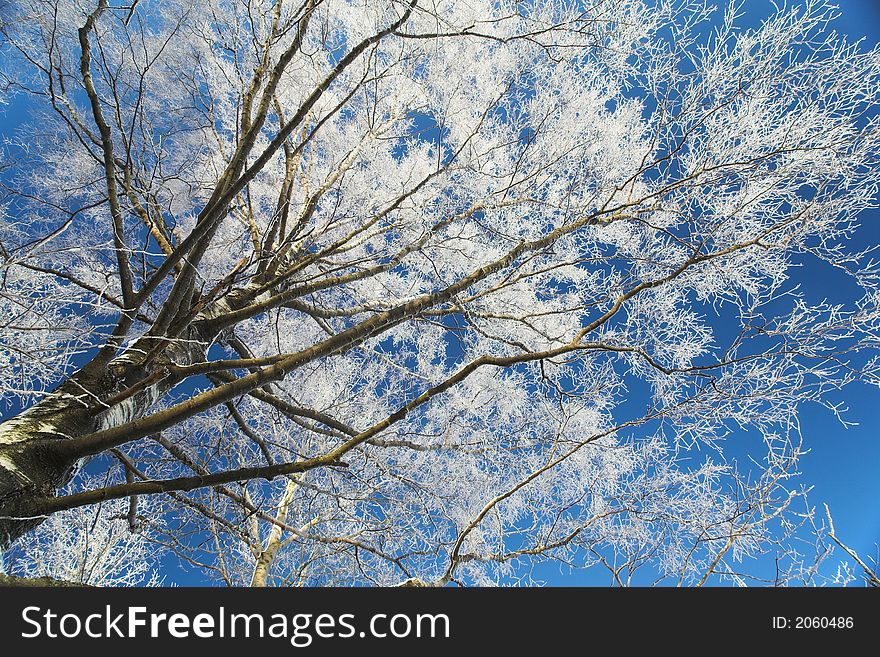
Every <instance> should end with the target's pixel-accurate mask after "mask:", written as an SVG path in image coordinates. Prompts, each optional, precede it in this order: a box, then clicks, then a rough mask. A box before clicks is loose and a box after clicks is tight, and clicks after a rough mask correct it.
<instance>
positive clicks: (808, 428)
mask: <svg viewBox="0 0 880 657" xmlns="http://www.w3.org/2000/svg"><path fill="white" fill-rule="evenodd" d="M840 5H841V11H842V14H843V15H842V17H841V19H840V20H839V21H838V28H839V31H841V32H843V33H845V34H848V35H849V36H851V37H856V38H860V37H865V39H866V44H865V47H871V46H873V45H874V44H877V43H880V0H841V1H840ZM744 10H745V12H746V16H745V18H744V21H743V22H744V23H745V24H754V23H755V22H757V21H758V20H760V18H761V17H763V16H766V15H767V14H768V13H770V12H772V11H773V5H772V3H771V2H770V1H769V0H747V1H746V2H745V3H744ZM27 110H28V108H27V106H26V105H23V104H22V103H21V102H16V103H13V104H12V105H11V106H7V107H5V108H3V107H2V106H0V126H2V127H0V133H7V134H8V133H9V132H10V131H11V130H12V129H14V128H15V127H16V126H17V125H18V124H20V123H21V122H22V121H25V120H26V118H27V114H28V111H27ZM856 241H857V242H858V245H857V246H864V245H876V244H880V211H877V210H875V211H872V212H868V213H866V214H865V215H863V217H862V221H861V228H860V230H859V232H858V234H857V236H856ZM800 281H801V283H802V286H803V288H802V289H805V290H808V291H809V298H811V299H813V300H817V301H819V300H822V299H824V298H828V299H829V300H831V299H840V296H841V294H844V295H846V294H848V290H847V289H846V288H845V287H844V286H842V285H841V280H840V277H839V276H838V275H837V274H836V273H835V272H834V271H833V270H831V269H830V268H826V269H822V268H811V269H809V270H806V269H805V270H804V272H803V274H802V276H801V278H800ZM837 401H844V402H845V405H846V406H848V407H849V409H850V410H849V413H848V415H847V419H848V420H849V421H851V422H856V423H858V425H857V426H855V427H850V428H844V427H843V426H842V425H841V424H840V423H839V422H838V420H837V419H836V418H835V417H834V416H833V415H832V414H831V413H830V412H829V411H827V410H826V409H823V408H819V407H809V406H808V407H805V408H804V410H803V414H802V416H801V426H802V430H803V434H804V438H805V443H806V445H807V446H808V447H809V449H810V450H811V451H810V453H809V454H808V455H807V456H806V457H805V458H804V459H803V461H802V463H801V470H802V472H803V481H804V482H805V483H810V484H812V485H814V489H813V491H812V493H811V500H812V503H813V504H814V505H816V506H817V507H819V508H821V506H822V504H823V503H827V504H828V505H829V506H830V508H831V510H832V513H833V515H834V518H835V525H836V528H837V533H838V535H839V536H840V537H841V538H842V539H843V540H844V541H845V542H847V543H848V544H849V545H850V546H851V547H852V548H854V549H855V550H856V551H858V552H859V553H860V554H861V555H862V556H863V557H865V558H870V557H873V556H875V555H876V554H877V546H878V544H880V504H878V500H880V439H878V435H880V412H878V409H880V390H878V389H876V388H868V387H867V386H853V387H850V388H848V389H847V390H846V391H845V393H844V394H843V395H841V396H840V398H839V399H838V400H837ZM4 410H5V411H7V412H4ZM10 410H13V411H14V409H0V416H2V415H7V414H8V411H10ZM734 438H737V437H734ZM739 438H740V439H742V440H746V441H750V440H751V439H752V438H751V437H748V436H740V437H739ZM539 573H540V576H541V577H542V578H543V579H544V580H545V581H546V582H547V583H548V584H554V585H571V584H607V583H608V578H607V575H606V574H604V573H601V572H598V571H596V572H593V573H587V574H584V573H570V572H566V571H564V570H560V568H558V567H556V566H553V565H550V566H546V567H542V568H541V569H540V570H539ZM178 577H180V576H179V575H177V574H175V575H174V576H172V579H177V578H178ZM182 579H184V580H188V581H185V582H180V583H199V581H198V576H197V574H196V573H192V572H190V573H189V574H188V575H183V577H182Z"/></svg>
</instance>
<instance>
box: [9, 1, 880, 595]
mask: <svg viewBox="0 0 880 657" xmlns="http://www.w3.org/2000/svg"><path fill="white" fill-rule="evenodd" d="M10 12H11V13H10V17H11V18H10V20H4V21H3V22H2V23H0V31H2V41H0V43H2V51H0V52H2V58H3V60H2V61H3V64H2V68H0V82H2V89H3V95H4V96H5V99H6V100H11V101H13V102H27V103H28V105H27V107H28V111H29V112H30V113H31V116H30V119H31V120H29V121H28V123H27V125H26V126H25V127H24V128H23V129H22V130H20V131H18V132H17V133H15V134H6V135H5V137H6V138H7V140H9V144H8V145H7V147H6V152H5V153H4V155H3V157H4V169H3V171H2V173H0V176H2V177H0V182H2V186H3V199H2V203H3V205H2V217H0V220H2V244H0V248H2V251H0V253H2V258H3V259H2V264H0V267H2V287H0V308H2V318H3V319H2V323H0V344H2V351H0V365H2V372H3V377H2V379H3V393H4V396H5V398H6V404H7V409H8V410H9V412H8V419H6V420H5V421H4V422H3V423H2V424H0V532H2V535H3V541H4V542H5V544H6V545H7V546H9V545H12V547H11V548H10V551H9V555H10V559H11V560H12V561H13V564H12V567H13V570H14V562H15V555H19V558H21V559H23V561H21V563H22V564H23V565H22V566H21V567H20V572H23V573H26V574H43V573H46V572H51V573H53V574H55V575H58V576H63V575H64V574H65V572H66V571H64V569H63V568H61V567H60V566H59V567H56V568H54V569H52V570H51V571H50V570H45V569H44V570H40V569H35V567H34V566H33V565H30V566H29V565H28V563H29V562H27V555H28V554H33V550H34V549H35V547H34V546H41V545H44V544H46V541H50V543H51V542H52V541H56V542H55V543H52V544H53V545H54V546H55V547H53V551H52V554H56V555H57V558H58V560H62V561H63V560H65V559H69V556H65V555H69V554H70V551H71V550H73V549H74V546H77V545H79V543H77V540H78V539H77V536H78V535H79V534H78V533H77V532H78V531H81V525H82V522H84V519H86V518H92V519H93V520H92V522H95V523H99V522H104V523H105V525H106V527H104V526H103V525H102V527H104V529H103V530H102V532H103V534H102V535H103V536H104V537H105V539H106V541H107V545H110V546H112V549H110V548H108V550H110V552H112V554H114V555H118V557H119V558H114V559H105V560H104V561H101V562H100V563H99V562H98V561H96V560H95V559H92V558H91V557H88V555H86V556H82V557H81V558H80V561H79V562H78V563H81V564H86V565H88V564H90V565H89V567H90V568H91V567H95V568H98V569H101V568H104V570H106V571H107V572H103V573H100V574H96V575H95V579H94V581H96V582H98V583H101V582H103V583H126V584H134V583H138V582H140V581H142V579H143V578H144V577H146V576H147V571H148V569H146V568H144V567H136V566H134V565H132V564H134V563H136V562H137V561H138V560H139V559H145V558H146V557H147V555H148V554H150V553H158V552H154V551H151V550H148V549H147V547H146V546H147V545H148V542H151V541H156V542H158V543H160V544H161V545H163V546H164V547H165V548H167V549H168V550H170V551H171V552H173V553H175V554H177V555H178V556H179V558H180V559H181V560H182V561H183V562H184V563H186V564H189V565H192V566H196V567H198V568H200V569H202V570H203V572H204V573H205V575H206V576H208V577H212V578H216V579H217V580H219V581H222V582H225V583H227V584H230V585H242V584H244V585H247V584H253V585H266V584H277V585H321V584H358V583H375V584H386V585H387V584H397V583H401V582H406V583H408V584H409V583H420V584H432V585H442V584H446V583H450V582H455V583H460V584H484V583H495V582H501V581H512V580H523V581H530V579H529V578H530V577H531V575H530V573H531V572H532V568H533V567H534V566H535V565H537V564H540V563H542V562H546V561H556V562H560V563H563V564H569V565H570V566H572V567H576V568H589V567H597V568H599V569H604V570H607V573H608V576H609V577H610V578H611V581H612V582H613V583H614V584H619V585H626V584H629V583H633V582H645V581H656V582H660V583H683V584H703V583H706V582H710V583H717V582H720V581H732V582H736V583H750V582H754V581H766V580H762V579H761V577H762V575H760V574H756V573H753V572H750V571H749V568H750V565H751V564H753V563H755V560H754V558H755V557H758V556H760V555H762V554H772V555H774V556H775V558H776V562H777V563H778V564H779V568H778V569H777V571H776V572H775V573H774V575H773V576H772V578H771V579H770V580H769V581H770V583H776V584H785V583H788V582H790V581H807V582H812V581H815V578H816V577H818V562H819V561H818V560H819V559H820V558H821V553H822V552H823V551H824V550H825V544H826V543H827V542H826V541H824V539H823V538H822V532H823V530H822V527H821V525H820V520H819V519H817V518H815V517H814V514H813V511H812V508H811V507H810V506H809V503H808V502H807V501H806V497H805V489H804V488H802V487H801V485H800V484H798V483H797V480H796V478H795V475H796V474H797V463H798V456H799V455H800V453H801V450H802V448H803V445H804V443H803V442H802V439H801V436H800V425H799V423H798V409H799V407H800V406H801V405H802V404H804V403H807V402H820V403H826V404H828V405H829V406H831V402H830V401H829V396H828V394H829V393H831V392H833V391H836V390H839V389H841V388H842V387H843V386H845V385H846V384H848V383H851V382H856V381H862V382H868V383H871V384H876V383H877V375H876V373H877V367H876V360H875V359H876V355H875V351H876V338H877V330H878V318H880V314H878V308H877V302H878V299H880V296H878V285H877V284H878V278H877V270H876V269H875V268H874V266H873V264H872V263H871V261H870V260H869V259H868V254H866V253H861V252H854V250H853V248H852V247H851V246H850V237H851V235H852V232H853V230H855V221H856V218H857V216H858V214H859V213H860V212H861V211H863V210H865V209H867V208H870V207H873V205H874V203H875V197H876V192H877V183H878V177H880V168H878V162H877V159H878V153H880V139H878V120H877V117H876V112H875V109H876V104H877V100H878V93H880V92H878V90H880V50H877V49H874V50H867V49H866V48H864V47H863V46H862V45H860V44H852V43H849V42H847V41H846V40H845V39H843V38H842V37H840V36H838V35H836V34H835V33H833V32H832V30H831V27H830V25H829V24H830V23H832V22H833V19H834V10H833V8H831V7H830V6H828V5H827V4H826V3H824V2H822V1H820V0H805V1H804V2H802V3H800V5H799V6H796V7H792V8H785V9H781V10H779V11H777V13H775V14H774V15H772V16H771V17H769V18H767V19H766V20H765V21H764V22H763V23H762V24H761V26H760V27H758V28H756V29H750V30H746V29H741V28H739V27H738V24H737V20H738V16H737V8H736V6H731V7H729V8H728V9H726V10H724V11H721V12H720V14H717V13H716V12H713V11H711V8H709V7H706V6H704V5H703V4H702V3H701V2H697V1H694V0H652V1H648V0H591V1H588V2H584V3H577V2H562V1H556V0H553V1H549V2H543V1H542V2H507V1H503V0H502V1H489V0H474V1H472V2H468V3H462V2H453V1H448V2H433V3H427V2H422V1H421V0H412V1H411V2H400V1H397V0H376V1H372V0H371V1H369V2H366V1H361V0H304V1H301V0H283V1H282V0H277V1H275V2H270V1H269V0H249V1H246V0H209V1H207V2H205V1H201V0H200V1H199V2H193V1H183V2H180V1H174V2H171V1H166V0H138V1H136V2H134V3H132V4H131V5H127V6H125V7H116V6H111V5H109V3H108V2H106V0H23V1H21V2H17V3H14V4H13V5H12V8H11V9H10ZM804 263H806V265H807V266H809V267H814V268H817V269H818V270H821V268H823V267H835V268H838V269H839V270H840V271H841V272H842V275H844V276H846V277H848V279H849V280H850V281H851V282H852V284H853V285H854V286H858V288H859V289H860V290H861V301H859V302H857V303H855V304H848V303H845V302H844V301H840V302H835V301H833V300H832V301H829V302H825V303H822V304H816V303H813V302H811V300H810V299H809V296H808V295H806V294H804V293H803V292H801V291H799V290H798V289H797V286H796V285H795V284H794V279H792V278H791V276H792V269H793V267H795V266H799V265H801V264H804ZM641 391H643V392H641ZM832 408H833V407H832ZM734 431H737V432H739V433H740V435H745V432H749V431H750V432H753V433H756V434H758V435H760V436H761V437H762V438H763V441H762V443H763V448H762V449H761V450H757V451H755V450H752V452H751V454H750V457H751V460H750V462H747V463H746V462H743V461H744V459H739V460H738V459H736V458H734V456H733V453H732V452H731V451H730V450H731V446H730V443H732V442H735V441H734V440H733V438H732V436H733V432H734ZM726 438H727V439H728V440H725V439H726ZM809 438H810V437H809V435H807V436H806V439H807V441H808V440H809ZM102 509H103V510H102ZM96 514H97V515H96ZM102 514H103V515H102ZM107 514H109V515H107ZM114 514H116V515H114ZM111 517H112V518H115V520H114V521H113V522H111V521H110V520H109V519H108V518H111ZM123 517H125V518H128V519H129V522H128V524H127V525H126V524H124V522H123ZM100 518H105V519H104V520H103V521H102V520H100ZM132 519H135V520H137V519H140V520H137V522H135V520H132ZM41 523H42V524H41ZM107 523H110V524H107ZM114 523H115V524H114ZM120 523H123V524H120ZM56 525H57V527H56ZM111 525H112V526H111ZM126 526H128V528H129V531H130V539H127V538H126V536H125V534H124V532H123V533H122V534H120V533H119V532H118V529H119V527H123V528H124V527H126ZM46 527H51V528H52V530H51V531H52V533H47V531H48V530H46V529H45V528H46ZM144 527H149V538H146V537H145V535H144V534H143V533H142V532H143V531H144V529H143V528H144ZM78 528H79V529H78ZM65 533H66V535H67V536H68V538H67V539H58V538H57V537H56V538H52V536H53V535H57V534H65ZM811 535H812V536H813V537H814V542H815V540H816V539H817V537H818V542H819V548H820V549H819V551H818V552H819V554H818V556H817V555H816V554H815V550H814V552H813V553H811V552H810V551H809V550H807V549H805V548H804V547H803V546H804V545H806V543H803V540H804V538H805V537H809V536H811ZM58 541H60V542H58ZM126 541H129V542H130V544H128V543H126ZM22 555H24V556H22ZM89 559H91V560H89ZM82 567H83V568H84V567H85V565H83V566H82ZM114 569H115V571H117V572H113V571H114ZM38 571H39V572H38Z"/></svg>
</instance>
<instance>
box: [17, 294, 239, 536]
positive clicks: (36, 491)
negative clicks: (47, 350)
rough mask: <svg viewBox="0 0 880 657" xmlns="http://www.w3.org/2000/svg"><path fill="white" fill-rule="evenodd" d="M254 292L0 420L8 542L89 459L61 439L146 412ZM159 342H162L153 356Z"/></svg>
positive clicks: (93, 366) (138, 344)
mask: <svg viewBox="0 0 880 657" xmlns="http://www.w3.org/2000/svg"><path fill="white" fill-rule="evenodd" d="M249 292H250V291H249V290H248V288H243V289H239V290H236V291H234V292H232V293H230V294H229V295H227V296H226V297H224V298H223V299H220V300H218V301H216V302H214V303H212V304H210V305H209V306H208V307H207V308H206V309H205V310H203V311H202V312H201V313H199V314H198V315H197V316H196V317H194V318H193V319H192V321H190V322H189V323H188V324H187V325H186V326H185V327H184V328H183V329H182V330H180V331H179V332H178V334H177V336H176V338H177V339H174V340H168V339H166V338H159V339H158V340H157V338H156V337H155V336H150V335H149V334H148V335H146V336H144V337H142V338H139V339H138V340H136V341H135V342H134V344H133V345H132V346H131V347H130V348H128V349H126V350H125V351H124V352H123V353H122V354H121V355H120V356H118V357H116V358H114V359H113V360H111V361H110V362H109V363H108V364H107V365H106V367H102V366H101V363H99V362H96V361H97V359H96V360H93V361H92V362H90V363H89V364H88V365H86V366H85V367H83V368H82V369H81V370H80V371H79V372H77V373H76V374H74V375H73V376H71V377H70V378H69V379H68V380H67V381H65V382H64V383H62V384H61V385H60V386H59V387H58V388H57V389H56V390H55V391H54V392H52V393H50V394H48V395H47V396H46V397H44V398H43V399H42V400H40V401H39V402H37V403H36V404H34V405H33V406H31V407H30V408H28V409H26V410H24V411H22V412H21V413H19V414H18V415H17V416H16V417H13V418H11V419H9V420H6V421H5V422H2V423H0V547H6V546H8V545H9V544H10V543H12V542H13V541H14V540H16V539H17V538H18V537H20V536H21V535H22V534H24V533H25V532H27V531H29V530H30V529H32V528H33V527H35V526H36V525H38V524H39V523H40V522H42V520H43V519H44V517H42V516H35V515H34V512H33V510H32V506H33V501H34V500H35V499H40V498H46V497H53V496H54V495H55V494H56V491H57V489H58V488H60V487H62V486H64V485H65V484H67V483H68V482H69V481H70V480H71V478H72V477H73V475H74V474H75V473H76V472H77V470H78V469H79V467H80V466H81V465H82V459H81V458H78V457H77V456H76V455H74V456H70V455H69V454H65V455H62V454H61V453H60V450H59V449H57V448H58V446H59V445H60V444H62V443H63V442H65V441H69V440H71V439H74V438H78V437H81V436H85V435H88V434H90V433H94V432H95V431H102V430H104V429H109V428H113V427H119V426H122V425H124V424H126V423H128V422H130V421H132V420H135V419H137V418H139V417H142V416H143V415H145V414H146V412H147V411H148V410H149V409H150V408H151V407H152V406H153V405H154V404H155V403H156V402H157V401H158V399H159V398H160V397H161V396H162V395H163V394H164V393H166V392H167V391H168V390H169V389H170V388H172V387H173V386H174V385H176V382H175V381H173V380H169V378H168V377H167V376H164V375H163V372H166V371H167V369H166V368H167V366H168V365H169V364H175V365H191V364H194V363H197V362H203V361H204V360H205V358H206V349H207V346H208V345H209V344H211V342H212V341H213V340H214V339H215V338H216V337H217V336H218V334H219V333H220V332H221V330H222V326H220V325H218V323H217V322H215V321H212V320H214V319H215V318H216V317H217V316H219V315H220V314H222V313H225V312H229V311H230V310H235V309H236V308H237V307H239V306H240V305H243V304H245V303H247V301H248V300H250V299H252V295H251V294H249ZM159 341H162V342H161V343H160V342H159ZM156 344H162V349H161V350H159V353H158V355H157V356H156V355H154V357H152V358H151V359H150V360H149V362H145V358H146V355H147V354H150V352H151V351H153V352H156V351H157V350H156V349H155V346H156ZM108 402H109V403H108Z"/></svg>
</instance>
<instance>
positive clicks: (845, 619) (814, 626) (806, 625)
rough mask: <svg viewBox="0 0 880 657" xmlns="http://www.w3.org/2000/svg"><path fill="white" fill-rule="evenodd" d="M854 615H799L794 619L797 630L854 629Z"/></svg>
mask: <svg viewBox="0 0 880 657" xmlns="http://www.w3.org/2000/svg"><path fill="white" fill-rule="evenodd" d="M853 625H854V621H853V617H852V616H797V617H795V619H794V628H795V629H796V630H820V629H821V630H824V629H829V628H835V629H852V627H853Z"/></svg>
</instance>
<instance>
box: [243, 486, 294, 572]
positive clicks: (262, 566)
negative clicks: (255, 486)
mask: <svg viewBox="0 0 880 657" xmlns="http://www.w3.org/2000/svg"><path fill="white" fill-rule="evenodd" d="M294 491H296V482H295V481H293V480H292V479H289V480H288V481H287V486H285V487H284V492H283V493H282V494H281V499H280V500H279V501H278V510H277V511H276V512H275V520H276V521H277V523H278V524H273V525H272V529H271V530H270V531H269V537H268V538H267V539H266V547H265V549H263V551H262V552H261V553H260V554H259V556H258V557H257V563H256V565H255V566H254V574H253V577H252V578H251V586H266V583H267V581H268V579H269V570H270V569H271V567H272V562H274V561H275V556H276V555H277V554H278V549H279V548H280V547H281V535H282V528H281V525H283V524H285V523H286V522H287V513H288V510H289V509H290V503H291V501H292V500H293V493H294Z"/></svg>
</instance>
